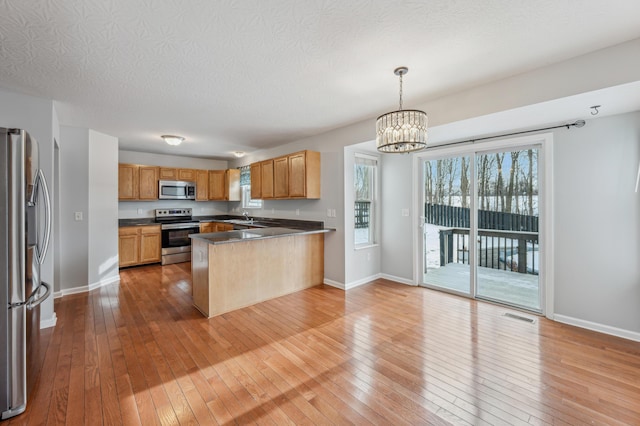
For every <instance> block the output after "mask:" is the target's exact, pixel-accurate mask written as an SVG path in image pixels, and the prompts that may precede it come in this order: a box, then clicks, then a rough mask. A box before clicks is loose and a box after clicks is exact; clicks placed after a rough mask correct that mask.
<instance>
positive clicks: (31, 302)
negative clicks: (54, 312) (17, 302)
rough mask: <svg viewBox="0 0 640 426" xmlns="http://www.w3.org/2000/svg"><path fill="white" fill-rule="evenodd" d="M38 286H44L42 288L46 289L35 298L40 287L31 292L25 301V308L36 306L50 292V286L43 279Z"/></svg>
mask: <svg viewBox="0 0 640 426" xmlns="http://www.w3.org/2000/svg"><path fill="white" fill-rule="evenodd" d="M40 286H44V288H45V289H46V291H45V292H44V294H43V295H42V296H40V297H38V298H37V299H36V296H37V295H38V293H39V292H40V287H38V288H37V289H36V290H35V291H34V292H33V293H31V296H29V298H28V299H27V301H26V302H25V303H26V305H27V309H33V308H35V307H36V306H38V305H39V304H41V303H42V302H44V300H45V299H46V298H47V297H49V294H51V286H50V285H49V284H47V283H45V282H44V281H42V282H41V283H40Z"/></svg>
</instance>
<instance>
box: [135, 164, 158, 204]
mask: <svg viewBox="0 0 640 426" xmlns="http://www.w3.org/2000/svg"><path fill="white" fill-rule="evenodd" d="M138 177H139V182H140V185H139V188H138V191H139V196H138V198H139V199H140V200H157V199H158V167H153V166H140V168H139V172H138Z"/></svg>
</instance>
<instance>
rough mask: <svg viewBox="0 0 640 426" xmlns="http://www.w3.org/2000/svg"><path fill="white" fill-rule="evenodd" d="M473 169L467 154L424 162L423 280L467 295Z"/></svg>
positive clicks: (468, 290) (468, 285)
mask: <svg viewBox="0 0 640 426" xmlns="http://www.w3.org/2000/svg"><path fill="white" fill-rule="evenodd" d="M470 169H471V157H470V156H468V155H463V156H455V157H444V158H438V159H433V160H426V161H424V162H423V174H424V176H423V178H424V179H423V182H424V194H423V197H424V223H423V228H422V229H423V247H424V252H423V258H424V260H423V262H424V271H423V273H424V276H423V280H424V282H425V283H426V284H428V285H430V286H433V287H439V288H444V289H446V290H450V291H453V292H456V293H462V294H465V295H469V294H471V289H470V277H471V275H470V271H471V270H470V264H469V229H470V215H469V203H470V199H471V198H470V194H471V192H470V188H471V187H470V183H471V174H470V173H471V170H470Z"/></svg>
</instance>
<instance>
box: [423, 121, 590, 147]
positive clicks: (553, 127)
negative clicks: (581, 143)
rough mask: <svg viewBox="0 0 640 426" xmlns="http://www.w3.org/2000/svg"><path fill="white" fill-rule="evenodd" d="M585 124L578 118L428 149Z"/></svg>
mask: <svg viewBox="0 0 640 426" xmlns="http://www.w3.org/2000/svg"><path fill="white" fill-rule="evenodd" d="M585 124H586V123H585V121H584V120H578V121H576V122H575V123H569V124H560V125H558V126H551V127H542V128H540V129H532V130H522V131H520V132H514V133H504V134H502V135H495V136H485V137H482V138H474V139H467V140H466V141H458V142H449V143H443V144H440V145H433V146H430V147H427V149H426V150H428V149H429V148H431V149H436V148H441V147H443V146H449V145H458V144H461V143H474V142H478V141H484V140H487V139H495V138H503V137H505V136H515V135H523V134H525V133H533V132H541V131H543V130H553V129H561V128H563V127H566V128H567V129H570V128H571V127H578V128H580V127H583V126H584V125H585Z"/></svg>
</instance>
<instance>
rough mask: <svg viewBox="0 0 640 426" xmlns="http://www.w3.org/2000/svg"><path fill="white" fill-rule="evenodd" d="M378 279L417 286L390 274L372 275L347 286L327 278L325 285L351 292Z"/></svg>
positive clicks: (410, 281)
mask: <svg viewBox="0 0 640 426" xmlns="http://www.w3.org/2000/svg"><path fill="white" fill-rule="evenodd" d="M378 278H384V279H385V280H389V281H394V282H397V283H400V284H407V285H413V286H415V285H416V284H415V283H414V282H413V281H412V280H408V279H406V278H400V277H396V276H394V275H389V274H375V275H371V276H369V277H366V278H362V279H359V280H357V281H352V282H350V283H347V284H343V283H340V282H337V281H333V280H330V279H328V278H325V279H324V281H323V283H324V284H326V285H330V286H331V287H336V288H339V289H341V290H351V289H352V288H356V287H360V286H361V285H365V284H369V283H370V282H371V281H375V280H377V279H378Z"/></svg>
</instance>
